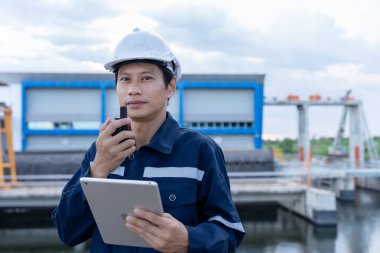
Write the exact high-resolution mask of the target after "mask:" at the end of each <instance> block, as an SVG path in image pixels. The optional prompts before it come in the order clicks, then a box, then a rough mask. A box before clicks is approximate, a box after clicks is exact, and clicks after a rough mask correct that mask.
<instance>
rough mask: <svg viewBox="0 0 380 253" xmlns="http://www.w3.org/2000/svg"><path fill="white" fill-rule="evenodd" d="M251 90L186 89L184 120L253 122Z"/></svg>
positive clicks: (252, 96)
mask: <svg viewBox="0 0 380 253" xmlns="http://www.w3.org/2000/svg"><path fill="white" fill-rule="evenodd" d="M253 100H254V95H253V91H252V90H251V89H185V91H184V120H185V121H188V122H199V121H204V122H216V121H229V122H231V121H236V122H239V121H240V122H241V121H245V122H252V121H253V117H254V112H253V109H254V108H253V104H254V101H253Z"/></svg>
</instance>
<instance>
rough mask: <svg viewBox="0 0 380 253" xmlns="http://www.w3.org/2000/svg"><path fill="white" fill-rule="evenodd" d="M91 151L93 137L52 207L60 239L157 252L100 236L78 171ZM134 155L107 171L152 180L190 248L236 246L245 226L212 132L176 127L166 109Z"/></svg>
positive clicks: (95, 247)
mask: <svg viewBox="0 0 380 253" xmlns="http://www.w3.org/2000/svg"><path fill="white" fill-rule="evenodd" d="M95 153H96V147H95V143H93V144H92V145H91V147H90V149H89V150H88V151H87V153H86V155H85V157H84V159H83V161H82V165H81V168H80V169H79V170H78V172H76V173H75V174H74V176H73V177H72V178H71V179H70V180H69V182H68V183H67V185H66V186H65V187H64V189H63V191H62V196H61V199H60V202H59V204H58V206H57V207H56V208H55V209H54V211H53V213H52V219H53V222H54V223H55V225H56V226H57V229H58V234H59V236H60V239H61V240H62V241H63V242H64V243H65V244H67V245H69V246H74V245H77V244H79V243H82V242H84V241H86V240H88V239H90V238H91V246H90V247H91V252H102V253H107V252H115V253H118V252H139V253H145V252H157V251H156V250H154V249H152V248H137V247H127V246H120V245H109V244H105V243H104V242H103V240H102V238H101V235H100V232H99V229H98V227H97V225H96V223H95V220H94V217H93V216H92V213H91V210H90V207H89V205H88V203H87V200H86V197H85V196H84V193H83V191H82V188H81V186H80V184H79V179H80V178H81V177H88V176H89V167H90V164H91V163H92V161H94V158H95ZM134 156H135V157H134V159H128V158H127V159H126V160H125V161H124V163H123V164H122V166H120V167H119V168H116V169H115V170H114V171H113V172H112V173H111V174H110V175H109V177H110V178H124V179H135V180H152V181H156V182H157V183H158V185H159V188H160V193H161V199H162V202H163V207H164V211H165V212H167V213H170V214H171V215H172V216H173V217H175V218H176V219H178V220H179V221H181V222H182V223H183V224H184V225H185V226H186V229H187V231H188V234H189V251H188V252H189V253H192V252H215V253H221V252H235V251H236V249H237V248H238V246H239V244H240V242H241V240H242V238H243V236H244V234H245V232H244V229H243V226H242V224H241V222H240V218H239V215H238V212H237V210H236V207H235V204H234V202H233V201H232V198H231V192H230V183H229V179H228V176H227V172H226V168H225V160H224V156H223V153H222V150H221V149H220V147H219V146H218V145H217V144H216V143H215V142H214V141H213V140H212V139H211V138H209V137H208V136H206V135H203V134H201V133H199V132H196V131H193V130H190V129H185V128H180V127H179V126H178V124H177V122H176V121H175V120H174V119H173V118H172V117H171V116H170V114H169V113H167V118H166V120H165V122H164V123H163V124H162V126H161V127H160V128H159V130H158V131H157V132H156V134H155V135H154V136H153V138H152V140H151V142H150V143H148V144H147V145H145V146H143V147H141V148H140V149H139V150H138V151H136V152H135V155H134ZM173 195H174V196H175V198H173ZM169 196H170V197H169ZM126 229H127V228H126Z"/></svg>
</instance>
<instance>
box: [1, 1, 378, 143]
mask: <svg viewBox="0 0 380 253" xmlns="http://www.w3.org/2000/svg"><path fill="white" fill-rule="evenodd" d="M343 6H344V8H343ZM0 9H1V10H2V15H1V16H0V33H1V34H6V39H2V40H1V41H0V47H1V48H2V51H1V52H0V66H1V70H0V71H35V72H45V71H48V72H53V71H54V72H57V71H58V72H73V71H80V72H86V71H87V72H92V71H96V72H98V71H104V70H103V67H102V66H103V63H104V61H106V60H107V59H108V57H110V56H111V52H112V50H113V48H114V47H115V46H116V44H117V42H118V41H119V40H120V39H121V38H122V37H123V36H124V35H125V34H126V33H128V32H130V31H132V30H133V28H135V27H140V28H142V29H147V30H154V31H156V32H158V33H161V34H162V35H163V36H164V37H165V38H166V39H167V40H168V42H170V44H171V45H172V47H173V50H174V51H175V52H176V54H177V55H178V57H179V59H180V61H181V63H182V67H183V71H184V73H250V74H252V73H260V74H266V79H265V94H266V96H268V97H272V96H277V97H286V96H287V95H288V94H289V93H296V94H299V95H301V96H302V97H303V98H307V97H308V96H309V95H310V94H314V93H320V94H321V95H322V96H323V97H327V96H329V97H336V98H338V97H340V96H343V95H344V93H345V91H346V90H347V89H353V94H354V95H355V96H358V97H360V98H361V99H363V104H364V106H365V110H366V114H367V117H368V122H369V125H370V127H373V128H374V130H373V131H372V132H373V133H374V134H377V135H380V127H379V126H380V119H378V117H377V109H376V108H378V107H379V102H378V101H379V100H378V98H377V95H376V94H380V85H379V84H380V74H379V71H378V70H379V69H380V63H379V60H378V59H379V58H380V32H379V31H378V27H379V25H380V16H379V15H378V13H377V12H378V10H379V9H380V2H379V1H375V0H367V1H358V0H356V1H355V0H335V1H329V0H320V1H312V2H310V1H302V0H288V1H278V0H268V1H258V0H252V1H243V0H236V1H228V0H219V1H217V0H209V1H201V0H193V1H191V2H190V1H174V0H165V1H158V2H153V1H148V0H142V1H125V0H110V1H100V0H92V1H74V0H37V1H21V0H14V1H1V2H0ZM104 72H105V71H104ZM378 87H379V88H378ZM266 110H269V111H268V112H270V113H272V114H273V115H271V117H269V116H268V117H267V118H265V119H264V123H265V125H264V132H265V133H266V134H277V135H281V136H284V134H285V133H286V134H289V135H296V133H297V128H296V126H297V124H296V114H295V115H293V113H294V108H289V109H285V110H284V109H283V110H277V109H274V108H272V109H269V108H268V109H266ZM323 110H324V109H321V110H314V111H315V112H314V113H315V115H316V116H315V119H320V118H321V117H323V116H324V115H326V113H325V112H324V111H323ZM336 111H337V112H336V115H335V114H329V115H333V116H329V117H330V118H326V120H323V121H321V122H318V120H315V121H314V118H313V119H312V122H313V128H314V129H318V130H316V132H318V131H320V133H321V134H324V133H328V134H331V133H335V127H336V123H335V122H333V123H331V124H323V123H325V122H327V120H332V121H333V120H334V118H336V117H338V118H339V114H340V112H339V110H336ZM268 115H269V114H268ZM291 115H293V116H291ZM265 117H266V116H265ZM332 121H331V122H332ZM283 122H286V123H283ZM284 126H287V127H284ZM268 131H270V132H268Z"/></svg>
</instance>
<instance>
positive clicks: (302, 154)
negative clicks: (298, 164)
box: [300, 146, 305, 161]
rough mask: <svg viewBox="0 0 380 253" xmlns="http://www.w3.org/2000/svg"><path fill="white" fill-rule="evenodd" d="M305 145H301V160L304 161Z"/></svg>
mask: <svg viewBox="0 0 380 253" xmlns="http://www.w3.org/2000/svg"><path fill="white" fill-rule="evenodd" d="M303 151H304V150H303V146H301V147H300V161H304V160H305V158H304V153H303Z"/></svg>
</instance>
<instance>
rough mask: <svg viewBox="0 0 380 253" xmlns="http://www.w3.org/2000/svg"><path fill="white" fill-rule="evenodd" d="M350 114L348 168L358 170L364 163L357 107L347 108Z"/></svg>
mask: <svg viewBox="0 0 380 253" xmlns="http://www.w3.org/2000/svg"><path fill="white" fill-rule="evenodd" d="M349 112H350V167H351V168H359V167H360V166H363V163H364V147H363V146H364V145H363V135H362V129H361V126H362V124H361V122H360V119H361V117H360V110H359V105H352V106H350V107H349Z"/></svg>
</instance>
